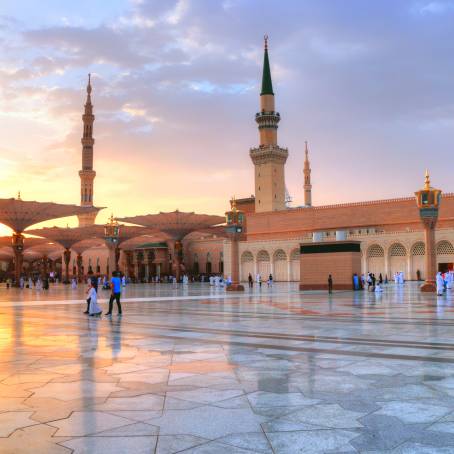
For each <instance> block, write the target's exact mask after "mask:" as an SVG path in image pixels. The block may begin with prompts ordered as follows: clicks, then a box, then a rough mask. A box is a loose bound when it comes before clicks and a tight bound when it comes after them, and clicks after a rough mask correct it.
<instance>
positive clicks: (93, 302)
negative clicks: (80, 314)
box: [87, 281, 102, 317]
mask: <svg viewBox="0 0 454 454" xmlns="http://www.w3.org/2000/svg"><path fill="white" fill-rule="evenodd" d="M87 301H89V303H88V304H89V315H90V317H99V316H100V315H101V314H102V310H101V308H100V306H99V304H98V293H97V292H96V288H95V286H94V285H93V282H91V281H90V286H89V288H88V298H87Z"/></svg>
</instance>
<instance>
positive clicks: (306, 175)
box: [303, 140, 312, 207]
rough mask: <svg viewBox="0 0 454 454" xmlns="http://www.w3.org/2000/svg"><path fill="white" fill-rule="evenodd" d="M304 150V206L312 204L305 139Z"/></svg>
mask: <svg viewBox="0 0 454 454" xmlns="http://www.w3.org/2000/svg"><path fill="white" fill-rule="evenodd" d="M305 144H306V148H305V150H304V155H305V157H304V171H303V172H304V206H307V207H310V206H312V185H311V164H310V162H309V150H308V149H307V140H306V142H305Z"/></svg>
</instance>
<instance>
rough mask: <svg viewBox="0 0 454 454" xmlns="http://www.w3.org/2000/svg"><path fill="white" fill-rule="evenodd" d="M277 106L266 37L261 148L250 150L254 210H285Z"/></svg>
mask: <svg viewBox="0 0 454 454" xmlns="http://www.w3.org/2000/svg"><path fill="white" fill-rule="evenodd" d="M274 109H275V107H274V93H273V84H272V81H271V70H270V62H269V59H268V37H267V36H265V53H264V58H263V75H262V91H261V93H260V112H259V113H257V114H255V121H256V122H257V124H258V125H259V135H260V145H259V147H258V148H251V150H250V152H249V156H250V157H251V159H252V162H253V163H254V166H255V211H256V212H257V213H259V212H263V211H276V210H285V208H286V206H285V174H284V166H285V162H286V161H287V157H288V150H287V149H286V148H280V147H279V146H278V145H277V125H278V123H279V121H280V119H281V117H280V115H279V113H278V112H276V111H275V110H274Z"/></svg>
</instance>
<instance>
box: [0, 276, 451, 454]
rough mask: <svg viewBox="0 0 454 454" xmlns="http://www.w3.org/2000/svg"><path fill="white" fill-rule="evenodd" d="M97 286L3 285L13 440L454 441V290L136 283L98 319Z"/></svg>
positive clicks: (176, 447)
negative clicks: (235, 289) (88, 312)
mask: <svg viewBox="0 0 454 454" xmlns="http://www.w3.org/2000/svg"><path fill="white" fill-rule="evenodd" d="M100 297H101V298H103V299H101V305H102V307H103V310H104V311H106V302H105V298H107V297H108V292H104V293H103V292H102V290H100ZM84 298H85V296H84V288H83V287H82V286H79V288H78V289H76V290H72V289H71V288H70V287H69V286H62V285H60V286H53V287H51V289H50V290H49V291H48V292H37V291H35V290H29V289H24V290H22V291H21V290H19V289H13V288H11V289H6V288H5V287H2V288H0V301H1V302H0V304H1V308H0V353H1V354H0V452H1V453H2V454H5V453H34V454H37V453H46V454H47V453H51V454H54V453H55V454H59V453H61V454H64V453H71V452H74V453H90V454H94V453H110V454H116V453H119V454H120V453H121V454H124V453H134V454H142V453H159V454H170V453H177V452H178V453H179V452H182V453H228V454H241V453H244V454H247V453H264V454H265V453H297V452H301V453H343V454H347V453H357V452H360V453H451V452H454V375H453V374H454V332H453V327H454V306H453V298H452V296H451V294H450V293H448V294H447V295H445V296H443V297H438V298H437V297H436V296H435V295H433V294H421V293H420V292H419V289H418V286H417V285H416V284H415V283H407V284H405V285H404V286H398V287H396V286H395V285H394V284H389V285H388V286H387V287H386V288H385V291H384V292H383V294H381V295H380V294H379V295H376V294H374V293H367V292H348V291H345V292H344V291H343V292H334V294H332V295H328V294H327V293H326V292H304V293H301V292H298V291H297V285H296V284H275V285H274V287H273V288H271V289H269V288H267V287H266V285H264V286H263V287H262V288H261V289H258V288H254V289H253V290H252V291H251V290H248V289H246V291H245V292H244V294H227V293H225V292H224V290H223V289H218V288H213V287H210V286H209V285H208V284H190V285H188V286H184V285H178V286H173V285H171V284H158V285H130V286H128V287H127V288H126V289H125V290H124V294H123V313H124V315H123V317H122V318H119V317H118V316H117V315H116V310H114V316H113V317H112V318H108V317H102V318H101V319H94V318H89V317H87V316H85V315H84V314H83V313H82V311H83V310H84Z"/></svg>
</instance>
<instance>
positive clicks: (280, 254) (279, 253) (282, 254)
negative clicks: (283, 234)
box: [273, 249, 287, 262]
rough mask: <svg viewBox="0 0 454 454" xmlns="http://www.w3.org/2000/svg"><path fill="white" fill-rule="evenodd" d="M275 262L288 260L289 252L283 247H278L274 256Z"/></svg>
mask: <svg viewBox="0 0 454 454" xmlns="http://www.w3.org/2000/svg"><path fill="white" fill-rule="evenodd" d="M273 259H274V261H275V262H277V261H279V260H287V254H286V253H285V251H283V250H282V249H278V250H277V251H276V252H275V253H274V256H273Z"/></svg>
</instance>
